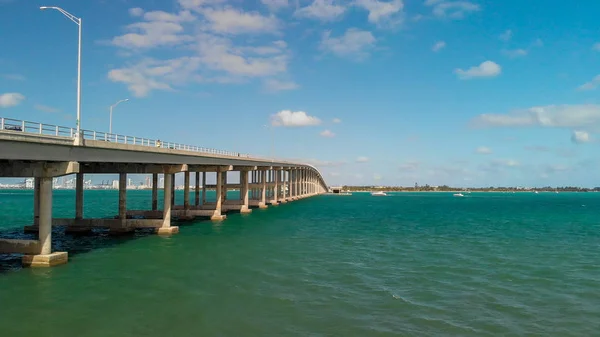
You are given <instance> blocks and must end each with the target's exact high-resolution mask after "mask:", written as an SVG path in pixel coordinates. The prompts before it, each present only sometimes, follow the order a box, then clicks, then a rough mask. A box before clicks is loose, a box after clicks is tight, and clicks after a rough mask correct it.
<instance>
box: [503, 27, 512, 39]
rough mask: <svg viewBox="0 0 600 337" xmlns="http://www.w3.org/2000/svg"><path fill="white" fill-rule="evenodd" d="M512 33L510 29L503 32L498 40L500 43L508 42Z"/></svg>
mask: <svg viewBox="0 0 600 337" xmlns="http://www.w3.org/2000/svg"><path fill="white" fill-rule="evenodd" d="M512 35H513V32H512V30H510V29H507V30H506V31H504V33H502V34H500V40H502V41H510V39H512Z"/></svg>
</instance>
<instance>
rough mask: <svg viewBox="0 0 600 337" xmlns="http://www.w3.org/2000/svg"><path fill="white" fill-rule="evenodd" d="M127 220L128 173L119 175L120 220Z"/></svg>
mask: <svg viewBox="0 0 600 337" xmlns="http://www.w3.org/2000/svg"><path fill="white" fill-rule="evenodd" d="M126 218H127V173H119V219H121V220H125V219H126Z"/></svg>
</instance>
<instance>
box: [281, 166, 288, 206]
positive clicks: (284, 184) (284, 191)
mask: <svg viewBox="0 0 600 337" xmlns="http://www.w3.org/2000/svg"><path fill="white" fill-rule="evenodd" d="M281 173H282V175H283V179H282V186H281V187H282V188H281V197H282V200H281V202H282V203H286V202H287V200H288V193H289V191H288V190H287V189H288V188H289V187H288V183H287V180H288V178H289V170H283V171H281Z"/></svg>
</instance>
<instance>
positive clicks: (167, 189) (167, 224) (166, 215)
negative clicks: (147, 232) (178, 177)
mask: <svg viewBox="0 0 600 337" xmlns="http://www.w3.org/2000/svg"><path fill="white" fill-rule="evenodd" d="M173 180H175V179H174V174H173V173H165V186H164V194H165V196H164V204H163V205H164V206H163V221H162V226H161V227H160V228H158V229H157V231H156V232H157V233H158V234H159V235H171V234H175V233H178V232H179V227H177V226H171V206H172V200H171V198H172V196H173V194H172V192H173Z"/></svg>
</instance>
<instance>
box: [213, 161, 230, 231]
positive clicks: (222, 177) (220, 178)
mask: <svg viewBox="0 0 600 337" xmlns="http://www.w3.org/2000/svg"><path fill="white" fill-rule="evenodd" d="M226 177H227V172H222V171H221V168H217V186H216V188H215V190H216V194H217V198H216V202H215V210H214V212H213V215H212V216H211V217H210V219H211V220H213V221H222V220H224V219H225V216H223V215H222V214H221V206H222V205H223V189H224V187H223V185H226V184H223V183H224V182H225V183H226V182H227V180H226ZM225 191H227V189H226V187H225ZM225 193H227V192H225Z"/></svg>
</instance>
